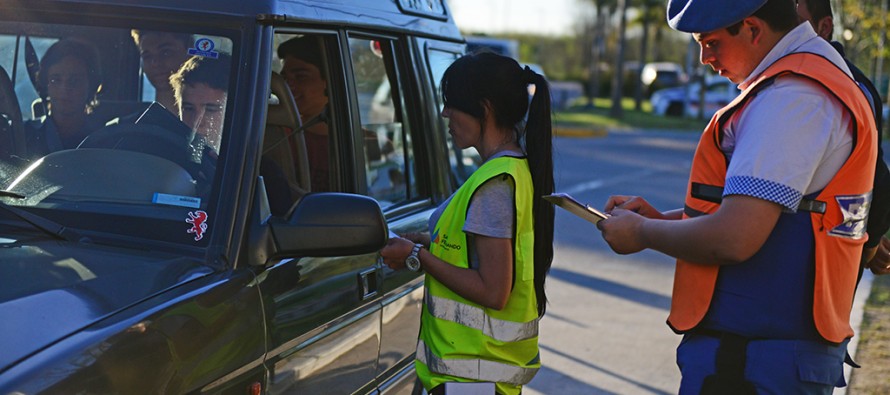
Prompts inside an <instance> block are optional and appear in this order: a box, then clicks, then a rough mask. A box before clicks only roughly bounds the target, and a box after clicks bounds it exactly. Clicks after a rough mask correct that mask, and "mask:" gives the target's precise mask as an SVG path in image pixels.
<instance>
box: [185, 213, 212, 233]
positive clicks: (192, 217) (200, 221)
mask: <svg viewBox="0 0 890 395" xmlns="http://www.w3.org/2000/svg"><path fill="white" fill-rule="evenodd" d="M185 222H187V223H190V224H192V227H191V229H189V230H187V231H186V233H193V234H194V235H195V241H201V239H203V238H204V232H206V231H207V213H206V212H204V211H202V210H198V211H190V212H189V217H188V218H186V219H185Z"/></svg>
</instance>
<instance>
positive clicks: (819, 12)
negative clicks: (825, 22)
mask: <svg viewBox="0 0 890 395" xmlns="http://www.w3.org/2000/svg"><path fill="white" fill-rule="evenodd" d="M798 1H800V2H804V3H807V10H809V11H810V16H811V17H812V18H813V21H818V20H820V19H822V18H825V17H828V16H831V2H830V1H828V0H798Z"/></svg>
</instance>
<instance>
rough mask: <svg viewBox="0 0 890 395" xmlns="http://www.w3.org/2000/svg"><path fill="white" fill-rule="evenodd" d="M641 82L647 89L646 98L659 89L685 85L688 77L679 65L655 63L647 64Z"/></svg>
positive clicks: (641, 75) (641, 74) (642, 72)
mask: <svg viewBox="0 0 890 395" xmlns="http://www.w3.org/2000/svg"><path fill="white" fill-rule="evenodd" d="M640 80H641V81H642V82H643V85H644V87H645V92H646V96H650V95H652V93H653V92H655V91H657V90H659V89H664V88H670V87H674V86H678V85H682V84H685V83H686V81H687V77H686V73H685V72H684V71H683V68H682V67H681V66H680V65H679V64H676V63H671V62H654V63H646V65H645V66H643V70H642V71H641V72H640Z"/></svg>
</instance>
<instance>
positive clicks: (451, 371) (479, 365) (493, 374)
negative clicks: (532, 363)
mask: <svg viewBox="0 0 890 395" xmlns="http://www.w3.org/2000/svg"><path fill="white" fill-rule="evenodd" d="M417 360H418V361H420V362H422V363H423V364H424V365H426V366H428V367H429V368H430V370H432V371H435V372H438V373H440V374H447V375H449V376H457V377H466V378H469V379H473V380H479V381H489V382H495V383H497V382H500V383H508V384H513V385H523V384H526V383H528V382H529V381H531V380H532V378H534V377H535V374H537V373H538V369H536V368H522V367H519V366H515V365H510V364H506V363H500V362H495V361H489V360H485V359H442V358H439V357H437V356H436V354H435V353H433V352H432V351H431V350H430V349H429V347H427V346H426V344H424V342H423V340H420V341H418V342H417Z"/></svg>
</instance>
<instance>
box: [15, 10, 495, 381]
mask: <svg viewBox="0 0 890 395" xmlns="http://www.w3.org/2000/svg"><path fill="white" fill-rule="evenodd" d="M0 10H2V12H0V49H2V50H0V189H2V190H0V247H2V248H0V394H133V393H137V394H196V393H201V394H260V393H271V394H291V393H301V394H303V393H305V394H375V395H378V394H410V393H412V391H414V385H415V375H414V363H413V361H414V353H415V349H416V345H417V333H418V330H419V326H420V315H421V305H422V298H423V274H422V273H416V272H411V271H407V270H402V271H394V270H391V269H389V268H388V267H386V266H385V265H383V264H382V263H381V262H380V261H379V260H378V255H377V252H378V251H379V249H380V248H381V247H383V246H384V244H385V243H386V240H387V237H388V231H392V232H396V233H399V234H404V233H408V232H421V231H425V230H426V229H427V222H428V220H429V217H430V214H431V213H432V212H433V211H434V210H435V208H436V207H437V206H438V205H439V204H441V203H442V202H443V201H444V200H445V199H446V198H447V197H448V196H449V195H451V194H452V193H453V192H454V190H455V189H456V188H457V186H458V185H459V184H460V182H461V181H463V180H465V179H466V177H467V176H468V175H469V174H470V173H471V172H472V171H473V170H474V169H475V166H476V164H477V163H478V162H476V161H474V157H472V156H467V155H464V154H463V151H462V150H460V149H459V148H458V147H456V146H455V145H454V144H453V143H452V140H451V136H450V135H449V134H448V133H447V127H446V125H445V122H444V120H443V119H442V118H441V117H440V112H441V109H442V106H443V104H442V101H441V98H440V97H439V95H438V92H439V91H440V87H439V86H438V84H439V82H440V81H441V78H442V74H443V73H444V71H445V69H446V68H447V67H448V66H449V65H450V64H451V63H452V62H453V61H454V60H455V59H457V58H458V57H459V56H460V55H461V54H462V53H463V52H464V47H465V43H464V40H463V38H462V37H461V34H460V32H459V30H458V28H457V26H456V25H455V23H454V21H453V19H452V18H451V13H450V12H449V10H448V9H447V5H446V3H445V2H444V1H434V2H418V1H407V0H404V1H391V0H373V1H372V0H338V1H336V6H331V2H329V1H327V0H302V1H299V2H294V1H290V0H253V1H242V0H193V1H180V0H153V1H150V2H143V1H132V0H128V1H120V0H41V1H29V0H0ZM134 29H136V30H138V31H139V32H142V33H143V36H142V37H143V39H142V40H141V41H140V45H141V46H143V47H144V48H148V47H152V46H150V45H148V41H151V40H149V39H147V38H145V37H146V36H145V35H150V34H155V35H157V36H158V37H160V38H158V39H157V40H156V41H158V42H162V43H163V40H161V38H164V39H166V38H167V36H169V37H173V38H176V37H181V38H183V41H175V40H172V41H175V42H174V44H176V43H179V44H180V45H179V46H178V47H177V46H176V45H172V46H173V47H176V48H174V49H165V47H164V46H160V45H158V46H157V47H158V48H160V49H161V50H163V51H164V52H160V51H159V52H158V54H161V53H163V55H161V56H165V57H166V56H168V54H172V55H183V56H184V57H188V56H194V57H195V58H193V59H192V60H190V62H192V61H193V60H194V61H198V62H200V63H199V64H201V65H213V66H220V67H221V69H223V70H224V71H222V72H219V73H213V77H215V78H217V79H218V80H220V81H221V86H223V87H225V88H224V90H220V89H219V88H217V87H216V85H210V84H209V83H204V82H196V83H195V84H194V85H188V84H187V87H184V88H183V89H194V90H193V91H188V92H190V95H189V98H192V99H196V98H199V99H200V100H205V101H204V102H201V103H200V105H201V107H200V108H201V111H202V113H203V112H204V106H205V104H204V103H205V102H209V103H212V104H213V105H212V106H211V105H210V104H207V105H206V106H207V108H211V109H207V112H211V111H213V112H214V113H215V114H214V115H213V116H214V118H213V119H214V120H216V121H217V122H211V123H212V125H211V127H213V128H216V129H213V130H212V131H213V132H214V133H215V134H214V136H216V137H218V138H219V140H218V142H219V145H218V147H216V146H211V145H210V144H203V145H196V144H197V143H198V142H201V141H205V140H203V139H198V138H197V137H196V136H195V132H196V130H195V129H197V127H196V126H192V125H186V124H184V123H183V122H181V121H180V118H179V116H178V111H175V113H174V112H171V111H168V109H165V108H163V107H162V106H161V105H158V104H157V103H152V102H151V100H152V99H151V98H150V97H151V96H149V98H148V99H147V96H146V95H145V90H146V84H148V83H149V81H146V80H145V79H144V75H146V74H148V72H147V71H146V70H145V69H147V68H148V66H149V64H150V63H154V62H153V61H150V60H149V59H150V58H149V55H151V54H150V53H148V52H146V51H140V48H138V47H137V45H136V43H135V42H134V39H133V34H132V33H133V30H134ZM182 36H184V37H182ZM294 39H297V40H306V42H309V43H311V44H310V45H315V46H316V47H317V48H318V49H319V51H318V52H319V55H318V56H317V57H313V59H314V60H313V61H312V62H313V66H312V67H313V71H314V72H313V73H309V72H308V71H300V72H299V73H298V75H297V76H296V77H293V78H299V81H303V80H306V79H308V80H311V78H310V77H314V78H315V79H318V78H322V79H324V81H325V82H326V83H325V84H324V89H323V90H322V89H318V90H317V91H318V93H321V92H322V91H323V94H324V96H326V99H327V100H326V104H322V105H321V107H325V110H324V111H322V112H321V114H320V115H316V116H313V117H312V118H311V119H309V120H306V123H302V122H301V116H300V112H299V111H300V110H301V108H299V107H300V106H302V107H303V108H302V109H303V110H305V109H307V108H308V107H309V106H308V105H306V106H304V105H303V104H307V103H305V102H303V101H301V96H303V95H300V96H297V97H296V98H295V97H294V95H293V92H292V90H291V88H290V86H289V85H288V82H287V79H288V78H289V77H288V73H291V74H296V73H295V72H294V71H293V70H288V69H287V68H286V67H285V66H283V64H282V61H281V59H279V58H278V52H277V49H279V48H281V43H285V42H288V41H290V40H294ZM63 40H76V41H77V42H79V43H83V42H87V43H89V44H90V45H92V46H94V47H95V50H96V51H95V52H96V56H95V57H94V58H93V59H96V58H98V59H96V64H98V65H100V66H101V67H93V68H91V69H90V70H96V72H95V75H96V76H97V77H99V78H96V79H99V80H101V88H102V89H101V90H100V91H99V93H98V104H97V105H96V106H95V108H94V111H92V112H91V113H90V117H92V118H93V119H95V120H96V122H95V129H91V130H90V131H89V132H91V134H89V135H88V137H87V138H86V139H84V140H82V142H79V145H77V144H75V147H76V148H71V149H63V150H57V151H55V152H51V153H49V154H45V153H44V152H38V151H36V150H34V149H32V147H31V146H30V144H25V142H26V141H30V140H29V139H28V138H27V137H28V136H30V135H28V134H26V131H27V130H28V129H27V128H29V127H31V125H33V124H37V123H40V122H41V119H39V118H35V115H34V114H32V111H31V108H32V107H31V103H32V102H33V101H34V100H35V99H39V100H40V101H41V102H44V101H46V100H49V102H50V113H51V112H52V106H51V105H52V100H57V102H56V103H57V104H58V103H62V101H61V100H60V98H59V97H52V96H47V95H46V94H45V93H46V92H47V91H46V88H47V85H49V86H53V85H55V86H61V85H63V84H64V85H65V87H66V88H65V89H67V90H70V89H72V86H74V87H81V88H82V89H85V87H86V85H87V82H88V81H89V82H90V83H91V84H92V85H91V86H92V87H93V88H91V89H94V90H98V82H99V81H94V79H89V80H88V79H87V78H86V77H81V74H83V75H87V77H91V76H92V75H93V74H88V73H87V71H86V70H87V65H85V64H84V63H86V62H84V61H81V60H79V59H78V58H75V57H73V56H71V55H65V56H66V57H65V59H68V57H70V58H71V61H70V63H72V64H74V65H75V66H76V67H72V68H70V69H66V70H64V71H65V72H64V73H62V74H60V75H61V76H62V77H64V79H62V77H59V78H56V77H54V76H53V75H54V74H53V72H49V73H48V74H49V76H50V77H49V81H47V79H46V78H43V82H41V79H40V78H34V77H35V76H37V77H39V76H40V74H35V73H36V72H37V71H36V69H35V68H34V67H33V66H34V65H35V64H37V62H36V61H37V60H44V59H46V58H47V56H46V55H45V54H46V53H47V51H48V49H47V48H49V47H50V46H51V45H54V44H55V43H57V42H70V41H63ZM152 48H154V47H152ZM310 48H311V47H310ZM172 55H171V56H172ZM186 55H187V56H186ZM151 56H158V55H151ZM50 58H51V57H50ZM31 59H34V60H35V62H32V61H31ZM155 59H156V58H155ZM66 62H68V60H66ZM304 63H306V62H304ZM66 64H67V63H66ZM90 64H92V63H90ZM306 64H308V63H306ZM223 66H224V67H223ZM99 68H101V72H98V69H99ZM47 69H48V70H54V67H53V66H49V67H48V68H47ZM204 70H206V68H205V69H204ZM301 70H303V69H301ZM68 72H71V74H67V73H68ZM91 73H93V72H92V71H91ZM307 74H309V75H307ZM319 75H320V76H321V77H319ZM72 76H73V77H72ZM202 81H203V80H202ZM382 83H385V84H386V87H385V88H381V84H382ZM318 85H320V84H316V86H318ZM60 89H61V88H60ZM196 92H197V93H196ZM152 96H153V95H152ZM182 96H183V98H182V99H183V100H185V96H186V94H183V95H182ZM207 97H213V100H214V101H212V102H210V101H208V100H209V99H206V98H207ZM315 97H319V96H315ZM297 103H300V104H297ZM195 107H198V105H195ZM183 112H184V114H185V113H186V112H187V111H186V109H184V111H183ZM305 114H308V112H306V111H304V115H305ZM205 116H209V115H205ZM183 119H185V117H183ZM115 120H116V121H115ZM109 121H112V122H109ZM322 123H324V124H326V125H327V129H325V133H323V134H320V133H314V132H310V131H306V130H305V129H307V128H309V126H307V125H313V126H316V125H320V124H322ZM321 126H324V125H321ZM203 131H204V130H203V129H201V132H203ZM310 134H314V136H309V135H310ZM75 143H78V142H75ZM309 144H314V146H315V147H318V146H319V144H321V145H322V148H316V149H313V150H311V151H310V150H309V149H307V146H308V145H309ZM310 153H312V154H316V156H314V158H315V159H316V160H313V161H312V162H311V163H310V162H309V154H310ZM316 181H324V183H322V185H321V186H317V185H318V184H317V183H316ZM310 192H311V193H310ZM282 195H287V196H285V197H284V199H281V196H282ZM276 198H278V199H276ZM281 203H283V204H284V207H283V208H284V209H283V210H277V211H278V212H276V207H278V208H281Z"/></svg>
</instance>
